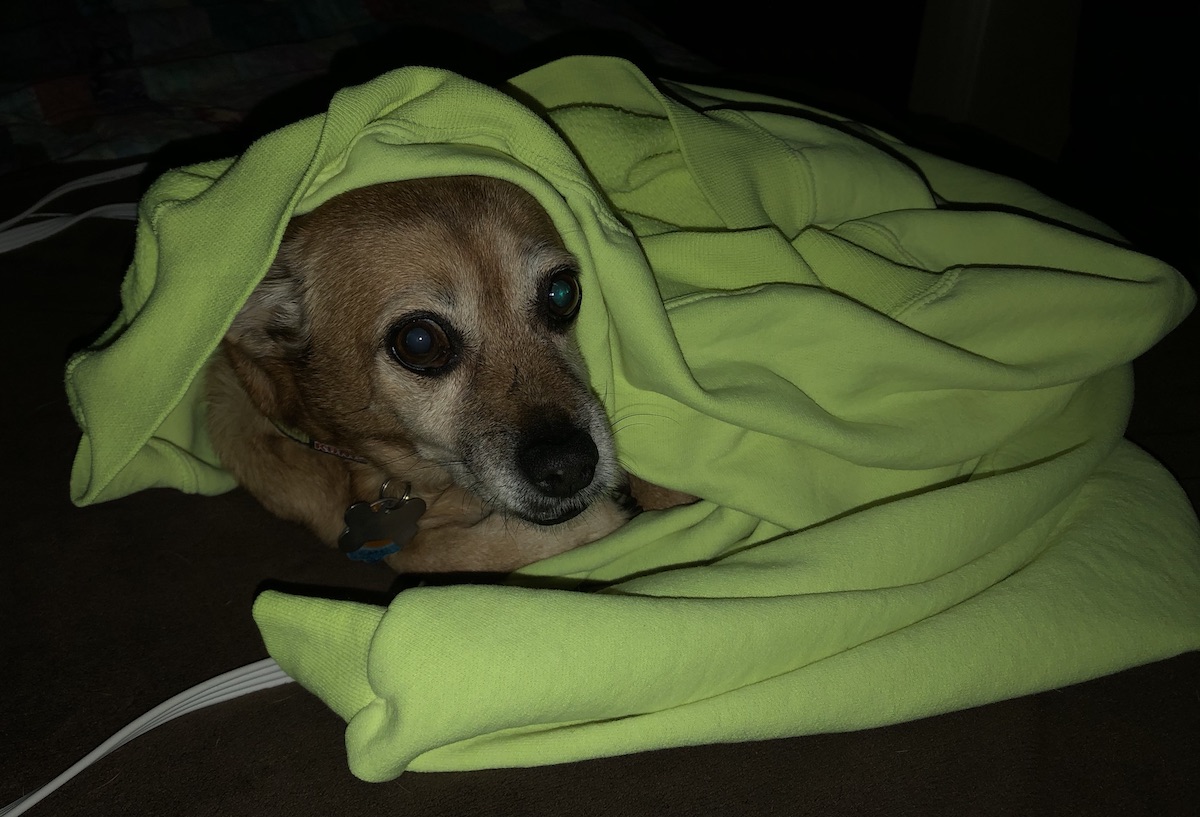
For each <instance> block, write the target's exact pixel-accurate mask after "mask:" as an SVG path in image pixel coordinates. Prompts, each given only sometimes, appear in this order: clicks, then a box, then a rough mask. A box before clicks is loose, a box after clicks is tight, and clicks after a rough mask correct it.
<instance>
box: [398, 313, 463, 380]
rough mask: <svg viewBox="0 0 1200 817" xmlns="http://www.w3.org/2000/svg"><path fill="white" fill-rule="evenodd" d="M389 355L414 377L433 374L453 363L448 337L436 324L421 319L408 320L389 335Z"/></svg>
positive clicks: (451, 345)
mask: <svg viewBox="0 0 1200 817" xmlns="http://www.w3.org/2000/svg"><path fill="white" fill-rule="evenodd" d="M391 352H392V356H393V357H395V358H396V360H398V361H400V363H401V365H403V366H404V367H405V368H406V369H411V370H412V371H414V372H417V373H418V374H434V373H436V372H437V371H438V370H440V369H443V368H445V367H446V366H448V365H449V364H450V363H452V362H454V344H453V342H452V341H451V340H450V336H449V335H448V334H447V333H446V330H445V329H444V328H443V327H442V325H441V324H440V323H438V322H437V321H435V320H434V319H433V318H430V317H425V316H421V317H415V318H410V319H409V320H407V321H404V322H403V323H401V324H399V325H398V326H397V327H396V328H395V329H394V330H393V331H392V337H391Z"/></svg>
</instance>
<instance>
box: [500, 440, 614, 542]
mask: <svg viewBox="0 0 1200 817" xmlns="http://www.w3.org/2000/svg"><path fill="white" fill-rule="evenodd" d="M599 460H600V452H599V451H598V450H597V449H596V443H595V442H594V441H593V440H592V437H591V435H590V434H588V433H587V431H585V430H584V429H582V428H579V427H578V426H576V425H575V424H573V423H571V422H568V421H566V420H556V421H552V422H548V423H543V424H541V425H537V426H535V427H533V428H530V429H529V430H528V431H526V433H525V436H524V439H523V440H522V442H521V444H520V446H519V447H518V449H517V465H518V466H519V467H520V469H521V473H522V474H523V475H524V476H525V478H526V479H527V480H529V484H530V485H532V486H533V487H534V488H535V489H537V491H538V493H540V494H541V495H542V496H544V497H547V498H549V499H569V498H570V497H573V496H575V495H576V494H578V493H579V492H580V491H582V490H583V489H585V488H587V487H588V486H589V485H591V484H592V478H593V477H594V476H595V474H596V464H597V463H598V462H599ZM586 505H587V503H578V504H574V505H573V506H572V507H571V508H570V509H568V510H567V511H566V512H564V513H560V514H559V515H557V516H555V517H553V518H548V519H540V518H534V519H532V520H531V521H534V522H537V523H538V524H541V525H557V524H559V523H560V522H565V521H567V520H568V519H570V518H571V517H573V516H576V515H578V514H579V513H580V512H581V511H582V510H583V509H584V507H586Z"/></svg>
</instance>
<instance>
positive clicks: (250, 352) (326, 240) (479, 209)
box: [208, 177, 691, 572]
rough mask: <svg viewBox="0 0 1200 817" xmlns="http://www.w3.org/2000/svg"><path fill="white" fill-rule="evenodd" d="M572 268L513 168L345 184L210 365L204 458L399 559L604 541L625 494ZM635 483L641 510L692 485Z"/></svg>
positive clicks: (274, 502)
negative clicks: (506, 177) (591, 367)
mask: <svg viewBox="0 0 1200 817" xmlns="http://www.w3.org/2000/svg"><path fill="white" fill-rule="evenodd" d="M576 270H577V266H576V262H575V260H574V259H573V258H572V257H571V255H570V254H569V253H568V252H567V251H566V249H565V248H564V247H563V245H562V242H561V239H560V238H559V236H558V233H557V232H556V231H555V229H554V226H553V224H552V223H551V221H550V218H549V217H548V216H547V215H546V213H545V212H544V211H543V210H542V209H541V207H540V206H539V205H538V204H537V202H536V201H535V200H534V199H533V197H532V196H530V195H529V194H528V193H526V192H525V191H524V190H522V189H520V188H519V187H517V186H515V185H512V184H510V183H507V182H503V181H499V180H496V179H489V178H483V177H452V178H445V179H420V180H413V181H405V182H395V183H390V184H382V185H376V186H373V187H368V188H364V189H360V190H354V191H350V192H347V193H344V194H342V195H340V196H337V197H336V198H334V199H332V200H330V201H329V202H327V203H325V204H324V205H322V206H321V207H319V208H317V209H316V210H314V211H313V212H312V213H309V214H307V215H304V216H300V217H297V218H295V219H293V221H292V223H291V224H290V225H289V227H288V230H287V232H286V235H285V237H284V241H283V245H282V247H281V248H280V251H279V254H278V256H277V258H276V260H275V263H274V265H273V266H272V267H271V269H270V271H269V272H268V274H267V276H266V278H265V279H264V281H263V282H262V283H261V284H260V285H259V286H258V288H257V289H256V290H255V291H254V293H253V294H252V295H251V296H250V298H249V300H248V302H247V303H246V305H245V306H244V308H243V309H242V311H241V312H240V313H239V314H238V316H237V317H236V319H235V320H234V322H233V325H232V326H231V327H230V329H229V332H228V334H227V335H226V337H225V339H224V341H223V343H222V348H221V350H220V351H219V352H218V354H217V355H216V356H215V357H214V359H213V361H212V364H211V366H210V368H209V380H208V389H209V418H208V422H209V429H210V432H211V436H212V440H213V444H214V446H215V448H216V451H217V454H218V455H219V456H220V458H221V461H222V463H223V464H224V465H225V466H226V467H227V468H228V469H229V470H230V471H231V472H232V473H233V475H234V476H235V477H236V479H237V480H238V481H239V482H240V483H241V484H242V485H243V486H244V487H245V488H247V489H248V490H249V491H250V493H252V494H253V495H254V496H255V497H257V498H258V500H259V501H260V502H261V503H262V504H263V505H264V506H265V507H266V508H267V509H268V510H270V511H272V512H273V513H275V514H277V515H279V516H281V517H284V518H287V519H292V520H296V521H299V522H302V523H304V524H305V525H307V526H308V527H309V528H311V529H312V530H313V531H314V532H315V533H316V534H317V535H318V536H319V537H320V538H321V539H323V540H325V541H327V542H329V543H340V546H341V547H342V549H343V550H346V551H347V552H349V553H350V554H351V555H352V556H354V557H355V558H364V557H365V560H374V558H377V557H378V558H383V557H386V560H387V562H388V563H389V564H390V565H391V566H392V567H394V568H395V569H397V570H400V571H416V572H431V571H508V570H512V569H515V568H517V567H521V566H523V565H526V564H529V563H530V562H533V561H536V560H538V559H542V558H545V557H547V556H551V555H554V554H556V553H560V552H562V551H564V550H568V549H570V548H573V547H576V546H578V545H581V544H584V543H587V542H591V541H594V540H596V539H598V538H600V537H601V536H604V535H605V534H607V533H609V532H611V531H613V530H614V529H616V528H617V527H619V526H620V525H622V524H623V523H624V522H625V521H626V520H628V519H629V517H630V516H631V515H632V513H633V512H634V511H635V504H636V503H635V501H634V500H632V499H630V498H629V493H628V486H627V481H626V475H625V474H624V473H623V472H622V470H621V469H620V468H619V466H618V465H617V462H616V457H615V453H614V449H613V441H612V435H611V433H610V430H609V426H608V422H607V420H606V418H605V415H604V412H603V410H602V408H601V406H600V404H599V403H598V401H597V400H596V398H595V397H594V395H592V393H591V392H590V391H589V389H588V387H587V385H586V383H585V380H584V375H583V366H582V363H581V361H580V358H579V355H578V352H577V351H576V349H575V347H574V343H573V341H572V339H571V336H570V331H569V330H570V327H571V325H572V323H573V321H574V318H575V315H576V313H577V311H578V309H579V303H580V299H581V297H582V293H581V291H580V286H579V280H578V276H577V272H576ZM301 443H303V444H301ZM634 483H635V485H636V487H637V489H638V491H639V494H640V497H639V498H641V499H643V500H644V501H645V502H646V503H647V505H649V506H651V507H665V506H668V505H672V504H679V503H681V502H684V501H688V500H690V499H691V497H687V496H685V495H682V494H675V493H674V492H670V491H665V490H664V489H659V488H656V487H654V486H647V485H646V484H645V483H641V482H639V481H636V480H635V481H634ZM414 526H415V528H414ZM414 531H415V536H414V535H413V534H414ZM410 537H411V541H407V540H408V539H409V538H410ZM389 542H392V543H394V544H391V545H389ZM396 546H400V549H399V550H398V552H390V553H389V551H395V549H396Z"/></svg>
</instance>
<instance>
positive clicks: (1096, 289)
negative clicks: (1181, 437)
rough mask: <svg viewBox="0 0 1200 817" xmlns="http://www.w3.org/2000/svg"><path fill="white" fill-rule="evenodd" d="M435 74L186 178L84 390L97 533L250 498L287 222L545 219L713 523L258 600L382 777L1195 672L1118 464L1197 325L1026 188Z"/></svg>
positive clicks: (638, 453)
mask: <svg viewBox="0 0 1200 817" xmlns="http://www.w3.org/2000/svg"><path fill="white" fill-rule="evenodd" d="M508 90H509V92H508V93H502V92H500V91H497V90H494V89H490V88H487V87H484V86H481V85H478V84H475V83H473V82H470V81H468V80H466V79H463V78H461V77H458V76H455V75H453V74H449V73H446V72H443V71H438V70H433V69H427V68H411V69H404V70H400V71H396V72H393V73H389V74H387V75H385V76H382V77H380V78H379V79H377V80H375V81H373V82H370V83H368V84H366V85H362V86H359V87H355V88H350V89H346V90H345V91H343V92H341V93H340V94H339V95H338V96H337V97H336V98H335V99H334V100H333V102H332V104H331V106H330V108H329V110H328V112H327V113H326V114H324V115H321V116H317V117H314V118H311V119H308V120H305V121H303V122H300V123H297V124H295V125H293V126H290V127H288V128H285V129H282V130H280V131H277V132H275V133H273V134H271V135H269V136H267V137H265V138H263V139H262V140H261V141H259V142H258V143H256V144H255V145H254V146H252V147H251V148H250V149H249V150H248V151H247V152H246V153H244V154H243V155H242V156H240V157H238V158H236V159H232V160H228V161H221V162H214V163H210V164H206V165H201V166H196V167H190V168H184V169H181V170H177V171H173V172H171V173H168V174H166V175H165V176H163V177H162V178H161V179H160V180H159V181H158V182H157V183H156V184H155V185H154V186H153V188H152V189H151V190H150V191H149V192H148V193H147V195H146V196H145V198H144V200H143V201H142V203H141V207H140V219H139V223H138V240H137V248H136V254H135V258H134V261H133V264H132V266H131V268H130V270H129V274H128V276H127V278H126V281H125V284H124V288H123V292H122V303H123V310H122V312H121V315H120V317H119V318H118V320H117V321H116V323H115V324H114V325H113V326H112V327H111V328H110V329H109V331H108V332H107V333H106V334H105V335H104V337H103V338H101V340H100V341H99V343H98V344H97V345H96V347H95V348H92V349H89V350H88V351H85V352H84V353H82V354H80V355H79V356H77V357H75V358H74V359H73V360H72V361H71V362H70V363H69V365H68V369H67V387H68V392H69V396H70V402H71V405H72V408H73V410H74V412H75V415H76V417H77V419H78V421H79V424H80V427H81V428H82V430H83V439H82V441H81V443H80V447H79V451H78V455H77V459H76V462H75V467H74V471H73V473H72V480H71V491H72V496H73V498H74V499H75V501H76V502H78V503H81V504H87V503H91V502H98V501H102V500H108V499H114V498H117V497H120V496H123V495H126V494H128V493H130V492H133V491H137V490H141V489H144V488H149V487H154V486H172V487H175V488H179V489H182V490H186V491H199V492H208V493H212V492H218V491H223V490H226V489H228V488H230V487H232V481H231V479H230V477H229V475H228V474H227V473H226V472H225V471H223V470H222V469H221V467H220V463H219V462H218V461H217V459H216V458H215V456H214V455H213V452H212V449H211V446H210V444H209V442H208V440H207V437H206V433H205V430H204V412H205V406H204V402H203V400H202V391H201V389H200V385H199V384H200V382H201V380H202V378H201V377H200V375H201V373H202V371H203V368H204V366H205V364H206V361H207V360H208V358H209V356H210V355H211V354H212V352H213V350H214V349H215V347H216V345H217V343H218V341H219V339H220V337H221V335H222V334H223V332H224V331H225V329H226V327H227V326H228V325H229V323H230V321H231V319H232V317H233V315H234V314H235V313H236V311H237V310H238V308H239V307H240V306H241V304H242V303H243V302H244V300H245V298H246V297H247V295H248V294H249V292H250V291H251V290H252V289H253V287H254V286H255V285H256V283H257V282H258V281H259V279H260V278H261V277H262V275H263V273H264V272H265V270H266V269H267V267H268V265H269V263H270V261H271V258H272V256H273V253H274V251H275V249H276V248H277V246H278V242H279V239H280V236H281V233H282V231H283V229H284V226H285V225H286V223H287V220H288V219H289V218H290V217H291V216H292V215H293V214H295V213H300V212H306V211H308V210H311V209H312V208H314V207H316V206H318V205H319V204H320V203H322V202H323V201H326V200H328V199H329V198H331V197H332V196H335V195H337V194H338V193H340V192H342V191H345V190H348V189H352V188H357V187H361V186H364V185H369V184H373V183H378V182H383V181H390V180H395V179H401V178H414V177H422V176H443V175H455V174H482V175H491V176H496V177H500V178H504V179H508V180H510V181H513V182H515V183H517V184H520V185H521V186H523V187H525V188H526V189H527V190H529V191H530V192H531V193H532V194H533V195H534V196H535V197H537V199H538V200H539V201H540V202H541V203H542V205H543V206H544V207H545V208H546V210H547V211H548V212H549V214H550V215H551V217H552V218H553V220H554V222H555V224H556V225H557V227H558V228H559V230H560V231H561V232H562V234H563V237H564V240H565V241H566V243H567V246H568V248H569V249H570V250H571V251H572V252H574V253H575V255H576V256H577V257H578V258H579V260H580V263H581V266H582V281H583V287H584V292H585V297H584V307H583V311H582V313H581V315H580V318H579V323H578V330H577V335H578V339H579V343H580V346H581V348H582V350H583V353H584V356H585V358H586V360H587V363H588V367H589V372H590V376H591V379H592V384H593V386H594V388H595V390H596V392H597V394H599V395H600V396H601V399H602V400H603V401H604V404H605V407H606V409H607V411H608V413H609V416H610V417H611V419H612V421H613V425H614V428H615V433H616V440H617V445H618V450H619V454H620V457H621V461H622V462H623V463H624V464H625V465H626V466H627V467H628V469H629V470H630V471H632V472H634V473H636V474H638V475H640V476H642V477H644V478H646V479H648V480H650V481H652V482H656V483H659V484H662V485H666V486H670V487H673V488H678V489H681V490H684V491H688V492H690V493H693V494H696V495H697V496H700V497H702V501H701V502H699V503H697V504H695V505H693V506H689V507H684V508H677V509H673V510H670V511H665V512H652V513H646V514H643V515H641V516H639V517H638V518H636V519H635V520H633V521H632V522H631V523H630V524H628V525H626V526H625V527H623V528H622V529H620V530H619V531H617V532H616V533H614V534H612V535H611V536H609V537H607V538H605V539H603V540H601V541H600V542H597V543H594V544H592V545H589V546H586V547H583V548H579V549H577V550H575V551H571V552H569V553H565V554H562V555H560V556H557V557H554V558H551V559H548V560H545V561H543V562H541V563H538V564H535V565H532V566H530V567H529V568H527V569H525V570H523V571H521V573H520V574H519V575H516V576H514V577H512V579H511V581H510V583H509V584H508V585H506V586H499V587H495V586H493V587H482V586H459V587H418V588H415V589H412V590H406V591H404V592H402V593H401V594H400V595H399V596H398V597H397V598H396V600H395V601H394V602H393V603H392V604H391V606H390V607H388V608H386V609H384V608H378V607H371V606H367V605H360V604H355V603H350V602H342V601H332V600H325V599H317V598H306V597H301V596H294V595H288V594H283V593H278V592H268V593H264V594H263V595H262V596H260V598H259V600H258V602H257V603H256V606H255V611H254V614H255V617H256V620H257V622H258V624H259V627H260V629H261V631H262V634H263V638H264V640H265V642H266V646H267V648H268V650H269V652H270V653H271V655H272V656H274V657H275V658H276V660H278V661H279V663H280V664H281V665H282V666H283V667H284V668H285V669H286V670H287V671H288V672H289V673H290V674H292V675H293V676H294V677H295V678H296V679H297V680H299V681H300V682H301V683H302V684H304V685H305V686H306V687H308V688H309V689H310V690H312V691H313V692H314V693H316V694H317V695H319V696H320V697H321V698H322V699H324V700H325V701H326V702H327V703H328V704H329V706H330V707H331V708H332V709H334V710H335V711H336V712H337V713H338V714H339V715H341V716H342V717H343V718H345V719H346V720H347V722H348V726H347V731H346V746H347V751H348V757H349V762H350V766H351V768H352V770H353V771H354V773H355V774H357V775H359V776H360V777H362V778H364V779H367V780H385V779H389V778H392V777H395V776H396V775H398V774H400V773H401V772H403V771H404V770H406V769H413V770H448V769H472V768H483V767H496V766H509V765H530V764H545V763H556V762H564V761H568V760H574V759H579V758H586V757H595V756H600V755H606V754H613V753H621V752H631V751H638V750H645V749H652V748H657V747H664V746H672V745H682V744H693V743H701V742H714V741H738V740H751V739H760V738H767V737H774V736H785V735H797V734H804V733H811V732H818V731H828V730H847V729H859V728H865V727H871V726H877V725H881V724H886V723H892V722H896V721H900V720H904V719H912V718H918V717H922V716H924V715H929V714H933V713H937V712H943V711H947V710H951V709H955V708H962V707H969V706H973V705H977V704H982V703H985V702H989V701H994V700H998V699H1002V698H1005V697H1011V696H1016V695H1022V694H1026V693H1030V692H1034V691H1038V690H1043V689H1047V688H1052V687H1055V686H1059V685H1064V684H1069V683H1072V682H1076V681H1081V680H1084V679H1086V678H1090V677H1094V676H1097V675H1100V674H1104V673H1108V672H1113V671H1116V670H1118V669H1122V668H1124V667H1128V666H1131V665H1134V664H1138V663H1143V662H1148V661H1152V660H1155V659H1159V658H1164V657H1167V656H1170V655H1175V654H1178V653H1180V652H1183V651H1186V650H1191V649H1196V648H1197V647H1200V529H1198V526H1197V522H1196V518H1195V515H1194V513H1193V511H1192V510H1191V508H1190V506H1189V504H1188V502H1187V499H1186V498H1185V496H1184V495H1183V493H1182V491H1181V490H1179V488H1178V486H1177V485H1176V484H1175V483H1174V481H1173V480H1172V478H1171V477H1170V476H1169V475H1168V474H1167V473H1166V472H1165V471H1164V470H1163V469H1162V468H1161V467H1160V466H1159V465H1157V464H1156V463H1155V462H1154V461H1152V460H1151V459H1150V458H1148V457H1147V456H1146V455H1145V454H1143V453H1142V452H1140V451H1139V450H1137V449H1135V448H1134V447H1133V446H1131V445H1130V444H1129V443H1127V442H1125V441H1124V440H1123V439H1122V433H1123V430H1124V425H1125V422H1126V418H1127V415H1128V411H1129V407H1130V404H1131V400H1132V393H1133V392H1132V379H1131V369H1130V366H1129V363H1130V361H1131V360H1132V359H1133V358H1135V357H1136V356H1137V355H1139V354H1140V353H1141V352H1143V351H1145V350H1146V349H1147V348H1149V347H1150V346H1151V345H1152V344H1154V343H1155V342H1156V341H1157V340H1158V339H1159V338H1161V337H1162V336H1163V335H1164V334H1165V333H1167V332H1168V331H1170V330H1171V329H1172V328H1173V327H1174V326H1176V325H1177V324H1178V323H1179V322H1180V321H1181V320H1182V319H1183V318H1184V317H1185V316H1186V314H1187V313H1188V311H1189V310H1190V309H1191V307H1192V305H1193V303H1194V295H1193V293H1192V292H1191V290H1190V288H1189V287H1188V285H1187V284H1186V282H1185V281H1184V279H1183V278H1182V277H1181V276H1180V275H1179V274H1178V273H1177V272H1176V271H1174V270H1173V269H1171V268H1170V267H1168V266H1166V265H1164V264H1162V263H1161V262H1159V261H1156V260H1154V259H1152V258H1149V257H1146V256H1144V255H1140V254H1138V253H1137V252H1134V251H1133V250H1131V249H1129V248H1128V247H1126V246H1125V245H1124V244H1123V243H1122V242H1121V241H1120V239H1119V237H1118V236H1115V235H1113V234H1112V233H1111V231H1109V230H1108V229H1107V228H1106V227H1104V225H1102V224H1100V223H1098V222H1096V221H1095V220H1093V219H1090V218H1089V217H1087V216H1085V215H1083V214H1081V213H1078V212H1076V211H1073V210H1070V209H1069V208H1066V207H1064V206H1063V205H1061V204H1059V203H1057V202H1055V201H1052V200H1050V199H1048V198H1046V197H1044V196H1042V195H1041V194H1039V193H1038V192H1037V191H1035V190H1032V189H1031V188H1029V187H1027V186H1024V185H1022V184H1019V183H1017V182H1014V181H1011V180H1009V179H1005V178H1002V177H998V176H995V175H992V174H988V173H985V172H982V171H979V170H975V169H971V168H968V167H965V166H962V165H959V164H955V163H953V162H949V161H946V160H944V159H941V158H938V157H935V156H931V155H928V154H926V153H922V152H920V151H918V150H915V149H913V148H911V147H909V146H906V145H904V144H902V143H900V142H899V141H897V140H895V139H893V138H891V137H890V136H888V135H887V134H884V133H880V132H877V131H874V130H871V129H869V128H866V127H864V126H862V125H859V124H857V123H853V122H848V121H844V120H841V119H839V118H837V117H834V116H831V115H829V114H825V113H822V112H819V111H815V110H813V109H810V108H806V107H803V106H799V105H796V104H793V103H789V102H786V101H782V100H777V99H771V98H767V97H762V96H756V95H751V94H746V93H741V92H736V91H729V90H722V89H714V88H704V87H698V86H689V85H682V84H678V83H671V82H657V83H656V82H653V81H651V80H649V79H648V78H647V77H645V76H644V75H643V74H641V73H640V72H639V71H638V70H637V69H635V68H634V67H633V66H631V65H629V64H628V63H625V62H622V61H619V60H613V59H606V58H573V59H568V60H563V61H559V62H556V63H552V64H550V65H547V66H544V67H542V68H539V69H536V70H534V71H532V72H530V73H528V74H525V75H522V76H520V77H517V78H516V79H514V80H513V81H512V87H511V88H510V89H508Z"/></svg>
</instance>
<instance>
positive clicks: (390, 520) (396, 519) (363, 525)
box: [271, 420, 426, 562]
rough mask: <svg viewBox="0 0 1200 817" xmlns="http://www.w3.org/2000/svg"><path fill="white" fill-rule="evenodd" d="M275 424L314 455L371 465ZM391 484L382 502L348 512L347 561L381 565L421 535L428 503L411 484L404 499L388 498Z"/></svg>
mask: <svg viewBox="0 0 1200 817" xmlns="http://www.w3.org/2000/svg"><path fill="white" fill-rule="evenodd" d="M271 424H272V425H274V426H275V430H276V431H278V432H279V433H280V434H282V435H283V436H285V437H287V438H288V439H289V440H294V441H295V442H297V443H300V444H301V445H303V446H305V447H306V448H311V449H312V450H313V451H319V452H321V453H322V454H332V455H333V456H335V457H340V458H342V459H344V460H349V461H351V462H360V463H366V462H367V459H366V458H365V457H360V456H358V455H357V454H354V453H353V452H350V451H347V450H346V449H344V448H338V447H337V446H336V445H330V444H329V443H323V442H321V441H320V440H314V439H313V438H312V437H310V436H308V435H307V434H305V433H304V432H303V431H300V430H299V429H296V428H291V427H289V426H285V425H284V424H283V423H280V422H279V421H277V420H272V421H271ZM391 482H392V481H391V479H386V480H384V481H383V484H382V485H380V486H379V499H376V500H375V501H374V502H355V503H354V504H352V505H351V506H350V507H349V508H347V509H346V513H345V515H344V516H343V517H342V518H343V519H344V520H345V522H346V527H345V528H343V529H342V533H341V535H340V536H338V549H339V550H341V551H342V552H343V553H345V554H346V557H347V558H349V559H353V560H354V561H356V562H378V561H380V560H381V559H383V558H384V557H386V556H390V555H392V554H393V553H399V552H400V549H401V548H402V547H404V546H405V545H407V544H408V543H409V542H411V541H412V539H413V537H414V536H416V535H417V521H418V520H419V519H420V518H421V516H422V514H424V513H425V507H426V506H425V500H423V499H421V498H420V497H416V496H413V495H412V483H411V482H409V483H406V484H405V486H404V495H403V496H401V497H399V498H397V497H394V496H388V486H389V485H390V484H391Z"/></svg>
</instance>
